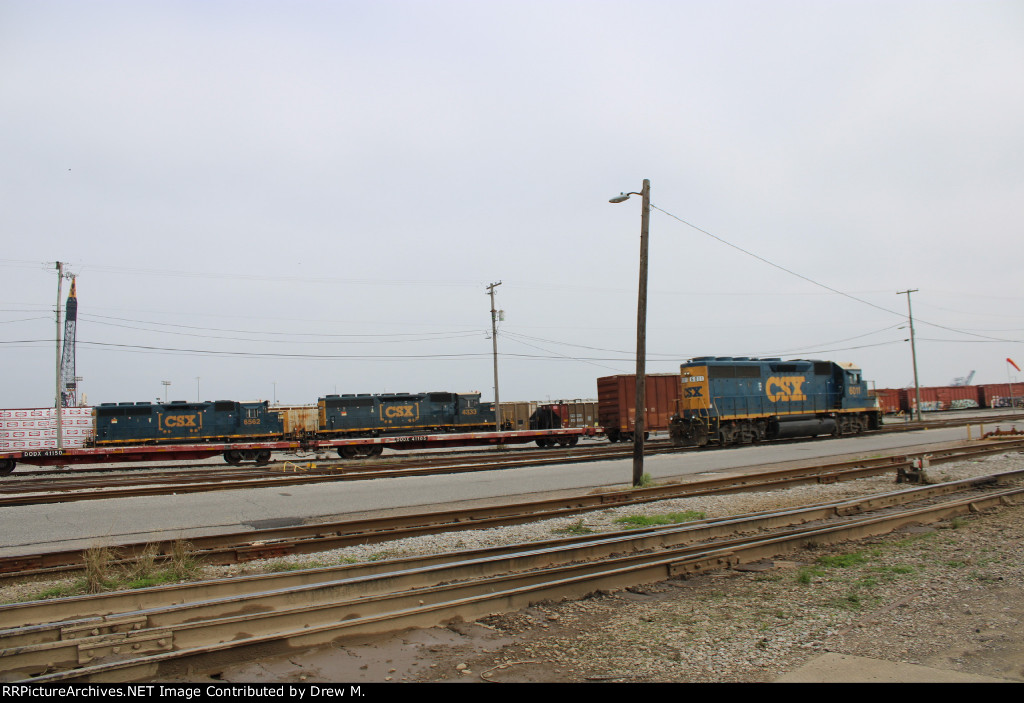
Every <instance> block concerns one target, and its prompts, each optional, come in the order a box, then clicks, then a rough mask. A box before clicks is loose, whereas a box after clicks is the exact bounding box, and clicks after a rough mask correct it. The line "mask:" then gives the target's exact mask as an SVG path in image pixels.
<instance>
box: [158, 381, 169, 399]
mask: <svg viewBox="0 0 1024 703" xmlns="http://www.w3.org/2000/svg"><path fill="white" fill-rule="evenodd" d="M160 383H162V384H164V403H166V402H167V389H168V387H170V385H171V382H170V381H160Z"/></svg>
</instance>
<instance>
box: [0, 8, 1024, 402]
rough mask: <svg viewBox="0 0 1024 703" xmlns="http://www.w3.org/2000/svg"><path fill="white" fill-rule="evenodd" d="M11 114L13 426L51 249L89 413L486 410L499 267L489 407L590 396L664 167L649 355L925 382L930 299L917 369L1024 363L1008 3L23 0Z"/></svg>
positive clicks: (5, 262)
mask: <svg viewBox="0 0 1024 703" xmlns="http://www.w3.org/2000/svg"><path fill="white" fill-rule="evenodd" d="M0 101H2V109H0V187H2V191H0V232H2V241H3V248H2V250H0V275H2V277H3V284H2V287H0V360H2V364H3V374H2V377H0V378H2V380H0V407H41V406H47V405H52V404H53V398H54V376H55V366H56V352H55V344H54V338H55V319H54V308H55V305H56V302H57V276H56V272H55V270H54V264H55V262H56V261H63V262H67V264H68V270H69V271H70V272H72V273H73V274H75V275H76V276H77V286H78V293H79V317H78V329H77V337H78V345H77V369H76V371H77V374H78V375H79V376H81V377H82V378H83V379H84V380H83V382H82V392H84V394H85V395H86V397H87V399H88V402H89V403H90V404H96V403H100V402H114V401H145V400H155V399H156V398H161V399H162V398H163V397H164V394H165V391H166V392H167V393H168V397H169V398H170V399H171V400H174V399H183V400H195V399H196V397H197V396H200V397H202V398H203V399H221V398H224V399H238V400H252V399H267V400H273V399H275V398H276V400H277V401H279V402H283V403H289V404H306V403H313V402H315V401H316V398H317V397H318V396H321V395H324V394H326V393H334V392H337V393H378V392H400V391H410V392H416V391H428V390H453V391H470V390H479V391H481V392H482V393H483V395H484V397H485V399H493V397H494V390H493V385H494V382H493V375H492V356H491V339H490V301H489V298H488V297H487V286H488V285H489V284H491V283H497V282H499V281H500V282H501V285H500V286H498V287H497V288H496V302H497V307H498V308H500V309H502V310H504V311H505V312H504V317H505V321H504V322H502V323H500V327H499V332H498V350H499V373H500V392H501V399H502V400H547V399H549V398H550V399H552V400H554V399H559V398H590V397H594V396H595V395H596V383H595V379H596V378H597V377H599V376H605V375H611V374H616V373H632V372H633V370H634V364H635V349H636V346H635V345H636V311H637V274H638V261H639V233H640V219H641V201H640V198H638V197H635V196H634V197H633V198H631V199H630V200H629V201H627V202H625V203H621V204H610V203H609V202H608V199H609V198H610V197H612V196H614V195H617V194H618V193H620V192H622V191H627V192H628V191H639V190H640V188H641V186H642V182H643V179H645V178H647V179H650V181H651V200H652V203H653V205H654V206H655V208H656V209H655V210H653V212H652V216H651V223H650V272H649V281H650V283H649V287H650V300H649V310H648V340H647V349H648V353H649V354H648V365H647V370H648V372H649V373H656V372H671V371H678V368H679V364H680V362H681V361H684V360H686V359H688V358H690V357H693V356H701V355H716V356H741V355H742V356H782V357H786V358H822V359H831V360H835V361H848V362H853V363H856V364H858V365H860V366H861V367H862V368H863V369H864V375H865V377H866V378H867V379H870V380H873V381H874V382H875V383H876V385H877V386H878V387H879V388H882V387H902V386H906V385H912V384H913V366H912V363H911V349H910V344H909V342H908V341H907V340H908V339H909V337H910V334H909V331H908V330H907V329H905V326H906V322H907V296H906V295H898V294H897V292H898V291H905V290H908V289H913V290H916V292H914V293H913V294H912V298H911V302H912V304H913V312H914V320H915V328H916V334H917V357H918V366H919V372H920V380H921V384H922V385H946V384H949V383H950V382H952V381H953V379H954V378H957V377H963V376H966V375H967V374H968V373H970V372H971V371H972V370H975V371H976V372H977V373H976V375H975V377H974V383H998V382H1005V381H1007V377H1008V371H1007V370H1008V369H1009V366H1008V365H1007V363H1006V361H1005V360H1006V358H1007V357H1011V358H1015V360H1016V361H1017V363H1018V364H1019V365H1024V344H1022V340H1024V306H1022V302H1024V291H1022V286H1021V283H1022V278H1024V273H1022V267H1021V254H1022V249H1024V247H1022V244H1021V241H1022V238H1021V235H1022V222H1024V129H1022V125H1024V3H1021V2H1019V1H1017V2H984V1H980V0H969V1H962V2H954V1H950V2H943V1H941V0H928V1H926V2H900V1H895V2H894V1H892V0H885V1H884V2H867V1H858V2H853V1H850V2H843V1H840V0H817V1H814V2H785V1H772V2H765V1H763V0H750V1H740V0H737V1H732V2H730V1H724V2H721V1H715V2H711V1H710V0H703V1H700V2H687V1H685V0H669V1H666V2H658V1H653V0H652V1H647V2H645V1H637V0H634V1H633V2H621V0H619V1H616V2H602V1H599V0H586V1H584V2H568V1H564V0H543V1H538V2H533V1H530V0H514V1H510V2H501V1H496V0H473V1H461V2H456V1H442V0H415V1H413V0H407V1H401V0H373V1H371V2H366V1H365V0H361V1H359V2H348V1H343V0H334V1H330V2H328V1H322V2H314V1H303V0H287V1H285V0H280V1H279V2H269V1H268V2H259V1H255V0H244V1H242V0H239V1H238V2H228V1H217V0H202V1H200V0H196V1H194V2H188V1H181V0H179V1H176V2H170V1H168V2H157V1H153V2H144V1H139V0H132V1H130V2H128V1H125V2H118V1H110V2H102V1H88V0H73V1H68V2H62V1H57V0H0ZM69 283H70V282H69V281H65V284H64V295H66V293H67V290H68V285H69ZM60 304H61V307H63V305H64V300H61V301H60ZM901 327H903V329H901ZM1010 370H1011V371H1013V374H1014V375H1017V372H1016V371H1015V370H1013V369H1010ZM162 381H170V382H171V386H170V388H169V389H168V388H165V386H164V385H163V384H162Z"/></svg>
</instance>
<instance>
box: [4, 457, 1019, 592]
mask: <svg viewBox="0 0 1024 703" xmlns="http://www.w3.org/2000/svg"><path fill="white" fill-rule="evenodd" d="M1022 449H1024V439H1014V440H1003V441H999V442H992V443H989V444H986V445H984V446H978V445H964V446H961V447H952V448H947V449H944V450H942V451H931V452H924V453H918V454H909V455H908V454H898V455H891V456H883V457H872V458H860V459H853V460H846V461H841V462H830V463H827V464H821V465H818V466H807V467H799V468H786V469H777V470H768V471H759V472H757V473H746V474H739V475H734V476H725V477H721V478H715V479H705V480H700V481H693V482H688V483H671V484H666V485H660V486H653V487H648V488H630V489H626V490H619V491H607V492H588V493H583V494H578V495H572V496H567V497H560V498H555V499H548V500H541V501H527V502H520V503H508V504H504V505H499V506H492V507H473V508H466V509H456V510H452V509H446V510H444V511H441V512H432V513H424V514H418V515H404V516H393V517H382V518H375V519H366V520H358V521H340V522H332V523H319V524H313V525H296V526H290V527H280V528H267V529H260V530H248V531H244V532H235V533H224V534H218V535H208V536H200V537H195V538H192V539H190V540H189V548H190V552H191V557H192V558H194V559H195V560H196V561H198V562H199V563H202V564H208V565H216V564H234V563H239V562H246V561H252V560H255V559H266V558H273V557H281V556H287V555H293V554H311V553H315V552H322V551H328V550H331V549H338V548H341V547H346V546H352V545H357V544H370V543H380V542H385V541H391V540H396V539H403V538H407V537H415V536H419V535H424V534H435V533H438V532H448V531H457V530H468V529H485V528H490V527H499V526H504V525H512V524H517V523H523V522H530V521H536V520H544V519H551V518H556V517H565V516H570V515H577V514H580V513H585V512H588V511H592V510H600V509H603V508H608V507H612V506H614V507H621V506H624V505H639V504H643V503H650V502H655V501H659V500H669V499H673V498H683V497H688V496H694V495H709V494H715V493H729V492H737V491H752V490H767V489H773V488H781V487H787V486H793V485H799V484H806V483H834V482H837V481H846V480H853V479H857V478H864V477H866V476H872V475H878V474H885V473H892V474H894V475H896V474H898V472H901V471H903V472H907V471H911V470H912V469H913V468H914V464H915V462H916V461H919V460H920V459H921V458H922V457H924V456H927V457H928V460H929V461H930V462H931V463H933V464H940V463H943V462H950V461H963V460H969V459H973V458H979V457H982V456H988V455H992V454H1001V453H1005V452H1008V451H1021V450H1022ZM180 546H181V545H180V541H162V542H148V543H141V542H140V543H134V544H126V545H120V546H117V547H112V548H111V549H112V551H113V552H114V553H115V554H116V558H115V560H114V562H113V564H112V565H114V566H117V565H126V564H130V563H131V562H133V561H135V560H136V559H138V558H139V557H141V556H142V555H144V554H145V555H147V557H148V558H153V559H154V560H155V561H156V562H158V563H162V562H166V561H168V560H170V559H172V558H173V555H174V553H175V551H176V550H178V549H180ZM86 551H87V550H80V549H73V550H64V551H59V552H48V553H43V554H31V555H18V556H7V557H0V579H4V578H14V577H24V576H40V575H45V574H58V573H71V572H75V571H80V570H82V568H83V564H84V562H85V553H86Z"/></svg>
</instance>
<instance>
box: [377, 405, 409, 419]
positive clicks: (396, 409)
mask: <svg viewBox="0 0 1024 703" xmlns="http://www.w3.org/2000/svg"><path fill="white" fill-rule="evenodd" d="M414 407H415V406H413V405H392V406H391V407H389V408H384V415H385V416H386V417H416V416H415V415H413V414H412V411H413V408H414Z"/></svg>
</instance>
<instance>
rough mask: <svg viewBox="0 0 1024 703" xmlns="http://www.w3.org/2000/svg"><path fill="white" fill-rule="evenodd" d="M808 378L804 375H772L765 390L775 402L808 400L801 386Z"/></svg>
mask: <svg viewBox="0 0 1024 703" xmlns="http://www.w3.org/2000/svg"><path fill="white" fill-rule="evenodd" d="M806 380H807V379H805V378H804V377H803V376H772V377H771V378H769V379H768V381H767V382H766V383H765V387H764V392H765V395H767V396H768V400H770V401H772V402H773V403H780V402H787V401H791V400H807V396H805V395H804V393H803V391H802V390H801V388H800V387H801V386H802V385H803V384H804V381H806Z"/></svg>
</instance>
